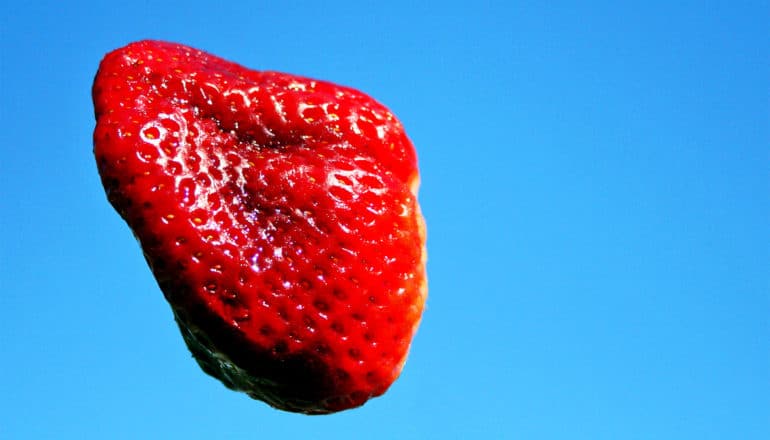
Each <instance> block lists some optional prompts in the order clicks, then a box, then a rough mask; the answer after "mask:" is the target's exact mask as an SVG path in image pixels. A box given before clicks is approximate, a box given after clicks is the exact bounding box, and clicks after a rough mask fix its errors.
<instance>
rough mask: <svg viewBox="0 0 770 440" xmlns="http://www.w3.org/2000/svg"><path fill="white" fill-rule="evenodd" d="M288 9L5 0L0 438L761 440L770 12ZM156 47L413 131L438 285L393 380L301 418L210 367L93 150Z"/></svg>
mask: <svg viewBox="0 0 770 440" xmlns="http://www.w3.org/2000/svg"><path fill="white" fill-rule="evenodd" d="M161 3H162V4H161ZM279 3H282V2H250V1H233V2H224V4H226V6H217V7H212V6H211V4H212V2H198V1H187V2H184V3H177V4H175V5H170V4H166V3H163V2H155V1H147V0H144V1H132V2H114V1H99V2H96V1H94V2H5V3H4V5H3V6H2V7H1V8H2V14H1V16H0V20H1V21H0V33H1V34H0V36H1V38H0V47H1V48H2V54H1V55H2V58H0V68H1V72H2V76H1V77H0V99H2V108H1V109H0V110H1V111H2V113H0V124H2V130H0V148H2V155H0V203H1V204H2V205H0V206H1V207H2V215H0V231H1V232H0V245H1V246H2V247H1V249H0V251H1V253H0V258H1V260H0V263H1V265H0V396H2V398H1V399H0V438H3V439H17V438H21V439H23V438H31V439H44V438H56V439H66V438H94V439H102V438H132V439H138V438H185V439H198V438H201V439H202V438H249V439H253V438H303V437H304V438H334V439H354V438H366V439H370V440H373V439H446V438H521V439H594V440H595V439H677V440H681V439H698V440H704V439H768V438H770V319H769V317H770V197H769V194H770V193H769V192H768V191H769V190H770V160H769V159H770V148H769V147H770V28H769V27H768V23H770V5H768V2H767V1H761V2H744V1H684V2H663V1H645V2H630V3H629V2H620V3H623V5H620V4H619V3H618V2H611V1H596V2H556V3H558V4H555V3H553V2H529V1H527V2H519V1H513V2H502V1H501V2H496V3H486V2H466V3H465V4H458V3H452V2H443V3H440V4H439V3H437V4H434V5H433V6H425V5H423V6H420V5H417V6H415V5H413V3H412V2H403V3H402V2H377V3H372V4H365V3H360V2H351V3H349V4H339V5H331V4H325V2H310V3H308V4H302V3H293V2H292V3H291V4H290V5H279ZM470 4H474V5H475V6H469V5H470ZM145 38H155V39H165V40H172V41H178V42H182V43H186V44H189V45H192V46H196V47H199V48H201V49H204V50H207V51H210V52H213V53H216V54H219V55H221V56H224V57H226V58H229V59H232V60H235V61H237V62H239V63H241V64H245V65H247V66H250V67H253V68H257V69H271V70H281V71H287V72H292V73H298V74H302V75H307V76H313V77H317V78H321V79H327V80H331V81H334V82H338V83H341V84H346V85H350V86H353V87H356V88H359V89H361V90H363V91H366V92H367V93H369V94H371V95H373V96H374V97H376V98H377V99H378V100H380V101H382V102H383V103H385V104H386V105H387V106H389V107H390V108H391V109H392V110H393V111H394V112H395V113H396V114H397V115H398V116H399V117H400V118H401V120H402V121H403V123H404V125H405V126H406V128H407V132H408V133H409V135H410V137H411V138H412V140H413V141H414V143H415V145H416V146H417V148H418V152H419V156H420V161H421V168H422V176H423V185H422V188H421V194H420V197H421V201H422V205H423V209H424V212H425V215H426V217H427V220H428V226H429V252H430V257H429V275H430V298H429V301H428V308H427V310H426V313H425V316H424V321H423V325H422V327H421V329H420V331H419V333H418V335H417V338H416V340H415V342H414V345H413V348H412V354H411V357H410V359H409V362H408V363H407V366H406V368H405V370H404V373H403V375H402V377H401V378H400V379H399V380H398V381H397V382H396V384H395V385H394V386H393V387H392V388H391V390H390V391H389V392H388V393H387V394H386V395H385V396H383V397H381V398H378V399H375V400H373V401H371V402H370V403H368V404H367V405H366V406H365V407H363V408H361V409H357V410H354V411H349V412H346V413H342V414H338V415H333V416H326V417H307V416H301V415H295V414H288V413H282V412H278V411H276V410H273V409H271V408H269V407H268V406H266V405H264V404H262V403H260V402H256V401H252V400H250V399H248V398H247V397H245V396H243V395H240V394H236V393H233V392H231V391H228V390H226V389H225V388H224V387H223V386H222V385H221V384H219V383H218V382H217V381H215V380H214V379H211V378H209V377H208V376H206V375H204V374H203V373H202V372H201V371H200V369H199V368H198V366H197V365H196V364H195V363H194V362H193V360H192V359H191V357H190V355H189V353H188V351H187V349H186V348H185V346H184V343H183V341H182V339H181V337H180V335H179V334H178V331H177V329H176V326H175V325H174V322H173V319H172V315H171V312H170V309H169V307H168V306H167V304H166V303H165V302H164V299H163V297H162V295H161V293H160V291H159V290H158V288H157V286H156V284H155V281H154V279H153V278H152V276H151V274H150V271H149V270H148V269H147V267H146V265H145V263H144V261H143V259H142V256H141V252H140V250H139V248H138V246H137V244H136V243H135V242H134V240H133V238H132V236H131V233H130V232H129V230H128V229H127V227H126V226H125V225H124V224H123V223H122V221H121V220H120V219H119V217H118V216H117V214H116V213H115V212H114V211H113V210H112V208H111V207H110V206H109V205H108V203H107V201H106V198H105V196H104V193H103V191H102V188H101V186H100V183H99V180H98V176H97V172H96V167H95V164H94V160H93V157H92V153H91V150H92V144H91V132H92V129H93V126H94V120H93V114H92V107H91V101H90V86H91V81H92V79H93V75H94V73H95V72H96V68H97V65H98V63H99V61H100V59H101V57H102V56H103V55H104V53H106V52H108V51H110V50H112V49H114V48H116V47H119V46H122V45H124V44H126V43H128V42H130V41H133V40H138V39H145Z"/></svg>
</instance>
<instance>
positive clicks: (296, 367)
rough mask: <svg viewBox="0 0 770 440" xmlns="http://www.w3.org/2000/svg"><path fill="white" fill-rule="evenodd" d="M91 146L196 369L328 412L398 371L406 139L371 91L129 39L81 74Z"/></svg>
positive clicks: (410, 296) (411, 305)
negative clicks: (87, 75)
mask: <svg viewBox="0 0 770 440" xmlns="http://www.w3.org/2000/svg"><path fill="white" fill-rule="evenodd" d="M93 99H94V107H95V114H96V128H95V130H94V155H95V157H96V162H97V166H98V169H99V174H100V176H101V179H102V183H103V185H104V189H105V192H106V194H107V198H108V200H109V201H110V203H111V204H112V206H113V207H114V208H115V210H116V211H117V212H118V213H119V214H120V216H121V217H122V218H123V219H124V220H125V221H126V223H127V224H128V226H129V227H130V228H131V229H132V231H133V233H134V235H135V236H136V238H137V239H138V241H139V243H140V245H141V247H142V250H143V252H144V255H145V258H146V260H147V263H148V264H149V266H150V268H151V270H152V272H153V274H154V276H155V278H156V280H157V282H158V285H159V287H160V289H161V290H162V291H163V294H164V296H165V298H166V299H167V301H168V302H169V304H170V305H171V308H172V311H173V313H174V317H175V319H176V322H177V323H178V325H179V328H180V330H181V333H182V336H183V338H184V340H185V342H186V344H187V346H188V348H189V349H190V351H191V352H192V354H193V356H194V357H195V359H196V360H197V362H198V364H199V365H200V367H201V368H202V369H203V370H204V371H205V372H206V373H208V374H210V375H212V376H214V377H216V378H217V379H219V380H220V381H221V382H222V383H223V384H224V385H226V386H227V387H229V388H231V389H234V390H238V391H242V392H245V393H247V394H248V395H249V396H251V397H253V398H255V399H259V400H262V401H264V402H266V403H268V404H269V405H271V406H273V407H276V408H279V409H283V410H287V411H294V412H301V413H306V414H325V413H331V412H335V411H340V410H344V409H348V408H353V407H357V406H360V405H362V404H364V403H365V402H366V401H367V400H368V399H369V398H371V397H375V396H379V395H381V394H383V393H384V392H385V391H386V390H387V389H388V388H389V386H390V385H391V384H392V382H393V381H394V380H395V379H396V378H397V377H398V375H399V374H400V372H401V369H402V367H403V365H404V362H405V360H406V355H407V351H408V349H409V345H410V343H411V340H412V337H413V335H414V333H415V331H416V329H417V326H418V323H419V321H420V318H421V315H422V310H423V305H424V302H425V298H426V277H425V255H426V254H425V246H424V244H425V227H424V223H423V220H422V216H421V214H420V209H419V205H418V203H417V185H418V170H417V158H416V155H415V151H414V147H413V146H412V144H411V142H410V141H409V139H408V138H407V137H406V135H405V133H404V130H403V128H402V126H401V124H400V123H399V122H398V120H397V119H396V118H395V117H394V116H393V114H392V113H391V112H390V111H388V110H387V109H386V108H385V107H384V106H382V105H381V104H379V103H378V102H376V101H375V100H373V99H372V98H370V97H369V96H367V95H365V94H363V93H361V92H358V91H356V90H353V89H350V88H347V87H342V86H338V85H335V84H331V83H328V82H324V81H318V80H313V79H309V78H304V77H300V76H294V75H288V74H284V73H277V72H267V71H264V72H263V71H254V70H249V69H247V68H244V67H242V66H240V65H237V64H234V63H232V62H229V61H226V60H224V59H221V58H218V57H216V56H213V55H210V54H207V53H204V52H202V51H200V50H196V49H193V48H190V47H186V46H183V45H179V44H172V43H166V42H158V41H141V42H136V43H132V44H129V45H128V46H126V47H123V48H121V49H118V50H115V51H114V52H111V53H109V54H107V55H106V56H105V58H104V60H102V62H101V65H100V67H99V71H98V73H97V75H96V79H95V81H94V85H93Z"/></svg>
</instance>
